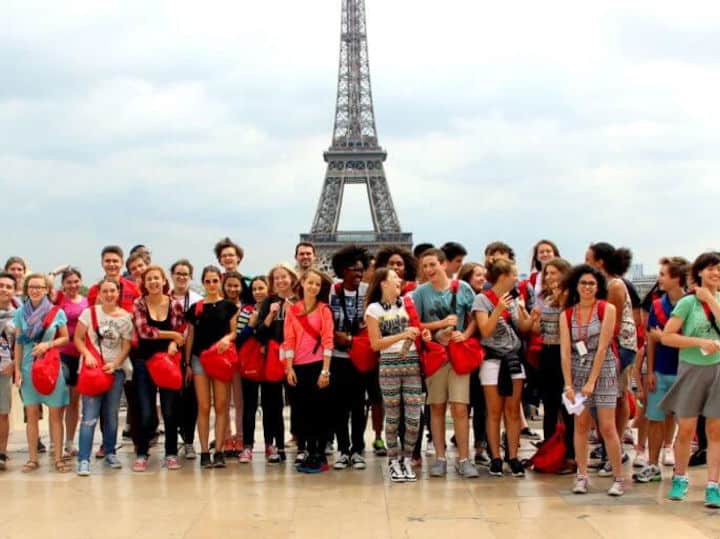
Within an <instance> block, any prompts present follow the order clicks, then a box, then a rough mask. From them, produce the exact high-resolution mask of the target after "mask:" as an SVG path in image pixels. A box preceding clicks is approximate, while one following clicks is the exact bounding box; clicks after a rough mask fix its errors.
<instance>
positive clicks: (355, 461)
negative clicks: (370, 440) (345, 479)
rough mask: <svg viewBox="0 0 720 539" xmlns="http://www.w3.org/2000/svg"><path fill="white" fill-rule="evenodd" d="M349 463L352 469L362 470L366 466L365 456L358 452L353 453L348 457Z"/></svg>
mask: <svg viewBox="0 0 720 539" xmlns="http://www.w3.org/2000/svg"><path fill="white" fill-rule="evenodd" d="M350 464H351V465H352V468H353V470H364V469H365V468H366V466H367V465H366V464H365V457H363V456H362V455H361V454H360V453H353V454H352V456H351V457H350Z"/></svg>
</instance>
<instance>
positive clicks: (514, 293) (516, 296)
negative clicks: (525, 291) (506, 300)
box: [508, 288, 520, 299]
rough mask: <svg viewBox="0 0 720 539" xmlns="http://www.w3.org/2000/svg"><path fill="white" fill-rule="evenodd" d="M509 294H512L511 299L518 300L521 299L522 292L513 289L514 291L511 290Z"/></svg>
mask: <svg viewBox="0 0 720 539" xmlns="http://www.w3.org/2000/svg"><path fill="white" fill-rule="evenodd" d="M508 293H509V294H510V297H511V298H512V299H518V298H519V297H520V292H519V291H518V289H517V288H513V289H512V290H510V292H508Z"/></svg>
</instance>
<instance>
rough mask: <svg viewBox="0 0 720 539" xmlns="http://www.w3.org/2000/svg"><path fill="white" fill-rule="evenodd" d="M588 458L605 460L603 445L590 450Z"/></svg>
mask: <svg viewBox="0 0 720 539" xmlns="http://www.w3.org/2000/svg"><path fill="white" fill-rule="evenodd" d="M590 458H591V459H594V460H605V450H604V449H603V446H601V445H599V446H597V447H596V448H595V449H593V450H592V451H590Z"/></svg>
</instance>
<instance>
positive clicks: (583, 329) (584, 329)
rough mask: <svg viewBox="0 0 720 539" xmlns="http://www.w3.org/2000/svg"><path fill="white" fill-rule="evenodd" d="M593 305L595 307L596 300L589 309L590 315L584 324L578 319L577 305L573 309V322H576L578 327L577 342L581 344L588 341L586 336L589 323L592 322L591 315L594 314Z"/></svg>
mask: <svg viewBox="0 0 720 539" xmlns="http://www.w3.org/2000/svg"><path fill="white" fill-rule="evenodd" d="M595 305H597V300H595V301H594V302H593V304H592V306H591V307H590V313H589V314H588V319H587V322H586V323H584V324H583V322H582V320H581V319H580V306H579V305H578V306H576V307H575V320H576V321H577V326H578V340H580V341H582V342H586V341H587V339H588V334H589V332H590V327H589V326H590V321H591V320H592V316H593V313H594V312H595ZM583 332H584V334H583Z"/></svg>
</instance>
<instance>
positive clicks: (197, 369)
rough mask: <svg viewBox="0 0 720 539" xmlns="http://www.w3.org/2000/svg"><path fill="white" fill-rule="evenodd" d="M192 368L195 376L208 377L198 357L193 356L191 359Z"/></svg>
mask: <svg viewBox="0 0 720 539" xmlns="http://www.w3.org/2000/svg"><path fill="white" fill-rule="evenodd" d="M190 366H191V367H192V372H193V374H195V375H197V376H207V374H205V369H203V366H202V363H200V358H199V357H198V356H195V355H193V356H192V357H191V358H190Z"/></svg>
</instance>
